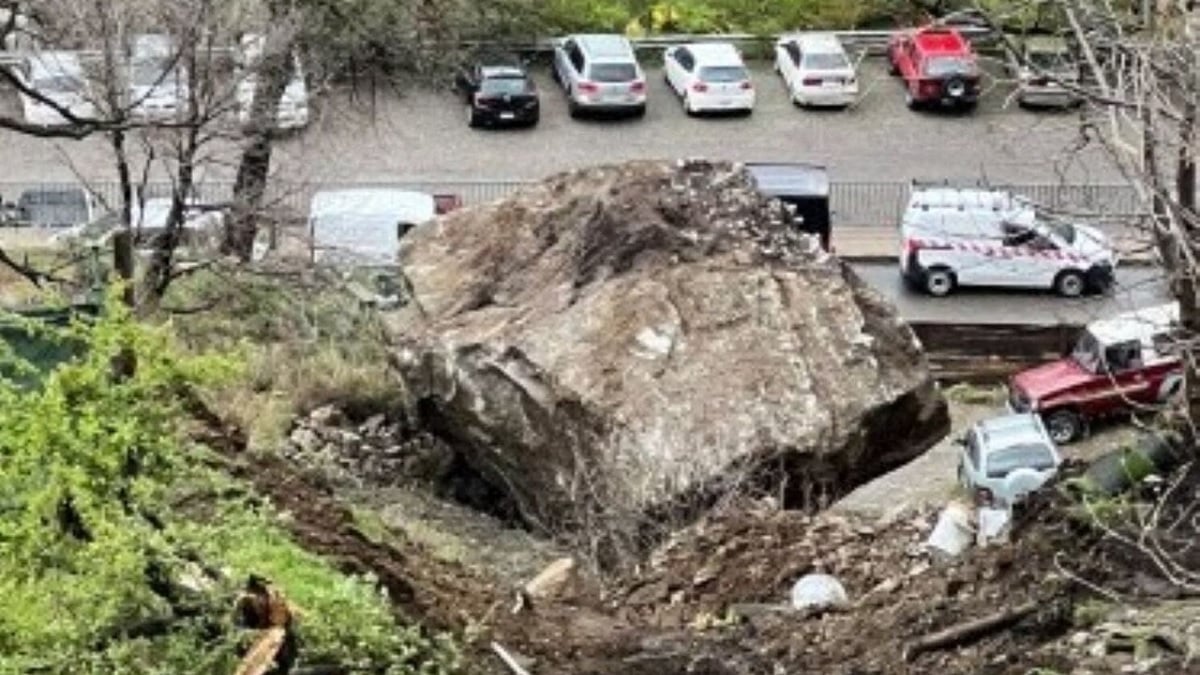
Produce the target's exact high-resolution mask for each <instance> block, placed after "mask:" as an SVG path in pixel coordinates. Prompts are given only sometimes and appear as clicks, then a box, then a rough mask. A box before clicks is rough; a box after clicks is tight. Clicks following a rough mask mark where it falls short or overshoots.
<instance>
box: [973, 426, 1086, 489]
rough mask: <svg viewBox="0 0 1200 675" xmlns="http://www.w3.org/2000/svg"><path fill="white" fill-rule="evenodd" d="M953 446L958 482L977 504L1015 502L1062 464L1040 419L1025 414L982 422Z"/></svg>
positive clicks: (1046, 479) (1040, 483) (1055, 471)
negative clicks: (956, 459) (956, 452)
mask: <svg viewBox="0 0 1200 675" xmlns="http://www.w3.org/2000/svg"><path fill="white" fill-rule="evenodd" d="M958 443H959V445H960V446H961V447H962V449H961V451H960V452H959V458H958V481H959V483H961V484H962V486H963V487H964V488H965V489H966V490H967V492H968V493H970V494H971V495H972V496H974V497H975V500H976V501H977V502H979V503H981V504H993V505H998V506H1004V505H1011V504H1013V503H1014V502H1016V501H1019V500H1020V499H1021V498H1022V497H1024V496H1025V495H1027V494H1029V493H1030V492H1033V491H1034V490H1036V489H1038V488H1039V487H1041V486H1042V484H1044V483H1045V482H1046V481H1048V480H1050V479H1051V478H1052V477H1053V476H1054V474H1056V473H1058V465H1059V464H1061V463H1062V459H1061V458H1060V457H1059V454H1058V449H1057V448H1055V447H1054V441H1052V440H1050V435H1049V434H1048V433H1046V427H1045V426H1043V425H1042V418H1041V417H1039V416H1038V415H1035V414H1031V413H1021V414H1015V415H1004V416H1001V417H993V418H991V419H986V420H983V421H981V422H979V423H977V424H975V425H974V426H973V427H971V429H970V431H968V432H967V435H966V436H965V437H963V438H962V439H960V440H959V441H958Z"/></svg>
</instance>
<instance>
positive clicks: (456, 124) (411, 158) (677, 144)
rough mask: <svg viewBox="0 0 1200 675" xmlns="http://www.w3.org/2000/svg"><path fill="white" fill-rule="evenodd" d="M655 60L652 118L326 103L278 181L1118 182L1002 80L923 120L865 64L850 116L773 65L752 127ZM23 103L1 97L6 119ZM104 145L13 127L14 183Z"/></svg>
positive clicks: (101, 156) (441, 96)
mask: <svg viewBox="0 0 1200 675" xmlns="http://www.w3.org/2000/svg"><path fill="white" fill-rule="evenodd" d="M657 60H658V59H657V58H650V55H648V54H647V55H645V56H644V57H643V63H645V64H647V77H648V79H649V97H650V104H649V110H648V112H647V115H646V117H645V118H643V119H640V120H625V121H619V120H595V121H576V120H572V119H570V117H569V116H568V115H567V112H566V105H565V100H564V98H563V96H562V94H561V92H560V90H559V89H558V87H557V86H556V85H554V84H553V83H552V82H551V81H550V78H549V76H548V72H547V71H546V70H545V69H541V70H538V71H537V79H538V83H539V85H540V88H541V92H542V104H543V112H542V122H541V124H540V125H539V126H538V128H536V129H531V130H506V131H492V130H471V129H468V128H467V126H466V122H465V115H464V112H465V111H464V106H463V105H462V104H461V103H460V102H459V101H458V100H457V99H456V98H455V97H453V96H452V95H451V94H450V93H449V92H448V91H430V90H409V91H405V92H402V93H397V92H395V91H393V90H380V91H377V92H375V94H374V95H371V92H369V91H363V90H362V88H360V90H359V91H358V92H357V94H356V95H352V92H348V91H345V90H338V91H334V92H332V93H331V94H330V95H329V96H327V97H325V98H323V99H322V100H321V105H320V110H319V111H318V112H317V115H316V120H315V122H314V124H313V126H312V127H310V128H309V129H308V130H306V131H305V132H303V133H301V134H299V135H297V136H296V137H294V138H292V139H289V140H287V141H285V142H283V143H281V144H280V145H279V146H278V148H277V153H276V157H277V160H278V161H277V167H276V173H277V175H279V176H281V177H284V178H287V179H288V180H291V181H304V180H307V181H314V182H328V181H350V182H353V181H387V180H399V179H403V178H429V179H435V180H448V179H462V180H472V179H514V178H522V179H525V178H539V177H542V176H545V175H547V174H549V173H553V172H556V171H560V170H565V169H569V168H574V167H578V166H584V165H589V164H594V163H598V162H608V161H618V160H625V159H633V158H664V157H666V158H676V157H696V156H707V157H716V158H732V159H747V160H791V161H797V160H804V161H816V162H821V163H824V164H826V165H827V166H829V167H830V170H831V173H832V176H833V177H834V179H835V180H840V181H907V180H909V179H913V178H917V179H922V180H940V179H944V178H952V179H960V180H961V179H978V178H980V177H983V176H986V177H988V178H989V179H991V180H993V181H1006V182H1057V181H1058V180H1059V179H1060V177H1061V176H1065V177H1066V178H1067V179H1069V180H1071V181H1078V182H1118V177H1117V176H1116V175H1115V174H1114V173H1113V172H1112V170H1111V169H1110V168H1109V166H1108V162H1107V159H1106V158H1105V157H1104V155H1103V153H1102V152H1101V151H1100V150H1099V149H1097V148H1088V149H1085V150H1083V151H1081V152H1072V151H1071V147H1072V145H1073V144H1074V142H1075V141H1076V139H1077V138H1078V137H1079V132H1078V126H1079V118H1078V115H1076V114H1074V113H1054V112H1030V111H1025V110H1021V109H1019V108H1017V107H1016V105H1015V104H1013V103H1012V102H1011V101H1009V100H1008V94H1009V92H1010V87H1009V86H1008V85H1007V84H1005V83H1002V82H999V81H996V80H989V81H988V82H987V83H985V84H989V85H991V88H990V89H989V91H988V93H987V94H986V95H985V97H984V99H983V101H982V102H981V104H980V106H979V108H978V110H977V111H976V112H974V113H973V114H965V115H964V114H946V113H936V112H920V113H916V112H912V111H909V110H908V109H906V108H905V106H904V102H903V96H902V92H901V88H900V86H899V84H898V83H897V82H896V81H895V80H894V79H893V78H890V77H888V76H887V75H886V73H885V72H884V69H883V62H882V61H881V60H879V59H872V60H869V61H866V62H864V63H863V64H862V66H861V70H860V82H861V86H862V90H863V96H862V100H861V101H860V103H859V104H858V105H857V106H855V107H853V108H852V109H850V110H846V111H826V112H819V111H809V110H800V109H797V108H795V107H794V106H792V104H791V103H790V101H789V100H788V98H787V94H786V90H785V88H784V86H783V84H782V82H781V81H780V80H779V78H778V77H777V76H776V75H774V73H772V72H771V69H770V66H769V65H768V64H766V63H757V64H754V67H753V69H754V77H755V82H756V85H757V92H758V104H757V108H756V110H755V112H754V114H753V115H752V116H751V117H733V118H715V119H714V118H705V119H692V118H689V117H687V116H686V115H685V114H684V113H683V111H682V109H681V107H680V105H679V103H678V101H677V99H676V98H675V97H674V94H673V93H672V92H670V91H669V90H668V88H667V86H666V85H665V83H664V82H663V78H662V72H661V69H660V68H658V67H657V66H655V65H651V64H652V62H656V61H657ZM15 99H16V96H15V95H14V94H13V93H12V92H9V91H0V109H2V110H5V111H12V110H13V109H14V108H15V107H16V101H15ZM231 150H232V148H231V147H230V145H229V143H228V142H223V141H219V140H215V141H213V142H212V143H211V144H209V145H208V146H206V148H205V153H206V155H207V157H208V158H209V160H210V161H208V162H206V164H205V166H203V167H202V168H201V171H200V173H201V179H202V180H204V179H210V180H211V179H222V178H226V179H227V178H229V177H230V176H231V175H232V172H233V170H234V167H233V166H232V158H233V157H234V155H233V154H232V152H231ZM111 164H112V162H111V160H110V159H109V153H108V150H107V148H106V147H105V145H104V143H103V141H102V140H101V139H98V138H96V139H88V140H84V141H78V142H70V141H68V142H48V141H44V140H38V139H32V138H26V137H21V136H18V135H16V134H14V133H12V132H8V131H0V183H4V182H14V181H23V182H27V181H58V180H63V181H65V180H73V179H74V177H75V176H76V175H82V176H84V177H87V178H88V179H91V180H108V179H111V172H112V169H111Z"/></svg>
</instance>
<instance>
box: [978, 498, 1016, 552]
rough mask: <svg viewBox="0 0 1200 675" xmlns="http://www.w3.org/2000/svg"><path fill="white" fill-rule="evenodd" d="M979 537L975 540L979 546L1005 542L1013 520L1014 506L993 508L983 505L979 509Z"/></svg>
mask: <svg viewBox="0 0 1200 675" xmlns="http://www.w3.org/2000/svg"><path fill="white" fill-rule="evenodd" d="M978 518H979V537H978V540H977V541H976V542H975V543H976V544H978V545H979V546H987V545H988V544H990V543H1004V542H1006V541H1008V532H1009V524H1010V523H1011V522H1012V508H1011V507H1010V508H999V509H993V508H989V507H982V508H980V509H979V513H978Z"/></svg>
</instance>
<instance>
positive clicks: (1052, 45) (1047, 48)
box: [1023, 35, 1070, 53]
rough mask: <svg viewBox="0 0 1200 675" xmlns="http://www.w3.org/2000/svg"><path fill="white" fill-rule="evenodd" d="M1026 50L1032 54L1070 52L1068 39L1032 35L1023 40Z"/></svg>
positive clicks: (1055, 36) (1056, 36)
mask: <svg viewBox="0 0 1200 675" xmlns="http://www.w3.org/2000/svg"><path fill="white" fill-rule="evenodd" d="M1023 43H1024V45H1025V49H1027V50H1029V51H1031V52H1054V53H1061V52H1066V51H1070V45H1069V44H1068V43H1067V40H1066V38H1063V37H1060V36H1058V35H1031V36H1029V37H1027V38H1025V39H1024V40H1023Z"/></svg>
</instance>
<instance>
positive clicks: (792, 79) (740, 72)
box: [455, 23, 1081, 126]
mask: <svg viewBox="0 0 1200 675" xmlns="http://www.w3.org/2000/svg"><path fill="white" fill-rule="evenodd" d="M1012 44H1013V45H1015V46H1014V47H1013V48H1011V49H1009V50H1008V52H1009V56H1008V60H1007V63H1006V70H1007V72H1008V73H1009V74H1010V75H1011V76H1012V77H1013V78H1014V79H1015V80H1016V81H1017V83H1018V89H1017V97H1016V98H1017V101H1018V102H1019V103H1020V104H1021V105H1022V106H1056V107H1057V106H1067V105H1073V104H1076V103H1078V102H1079V101H1080V100H1081V99H1080V97H1079V96H1078V90H1077V88H1078V82H1079V72H1078V68H1077V67H1076V66H1074V65H1073V64H1074V60H1073V59H1072V58H1071V56H1070V53H1069V50H1068V49H1067V47H1066V43H1065V41H1063V40H1061V39H1058V38H1052V37H1045V38H1031V39H1027V40H1014V41H1013V43H1012ZM887 60H888V69H889V71H890V72H891V73H892V74H893V75H896V76H897V77H898V78H899V79H900V81H901V82H902V84H903V91H904V98H905V101H906V103H907V105H908V107H910V108H913V109H916V108H924V107H934V106H936V107H953V108H961V109H970V108H974V107H975V106H976V105H977V103H978V101H979V97H980V95H981V93H982V87H981V76H982V71H981V69H980V67H979V63H978V57H977V55H976V54H975V51H974V49H973V48H972V46H971V42H970V41H969V40H967V39H966V38H965V37H964V36H963V34H962V33H961V32H960V31H959V30H958V29H957V28H955V27H954V26H952V25H948V24H944V23H935V24H930V25H927V26H923V27H920V28H913V29H907V30H902V31H898V32H897V33H896V34H895V35H894V36H893V37H892V39H891V41H890V42H889V44H888V47H887ZM662 64H663V65H662V70H663V77H664V79H665V80H666V83H667V85H668V87H669V88H670V90H671V91H672V92H673V93H674V94H675V95H676V97H678V99H679V101H680V104H681V105H682V107H683V109H684V111H685V112H686V113H687V114H689V115H696V114H701V113H710V112H740V113H743V114H750V113H751V112H753V110H754V105H755V102H756V98H757V96H756V84H755V82H754V81H753V79H752V78H751V76H750V71H749V70H748V69H747V68H746V64H745V62H744V61H743V58H742V55H741V53H740V52H739V50H738V49H737V48H736V47H735V46H734V45H733V44H731V43H728V42H703V43H685V44H679V45H675V46H671V47H667V48H666V49H665V50H664V51H663V56H662ZM772 65H773V68H774V70H775V72H776V73H777V74H778V75H779V76H780V79H781V81H782V83H783V85H784V86H785V87H786V88H787V91H788V95H789V98H791V100H792V101H793V102H794V103H795V104H796V105H797V106H800V107H810V106H812V107H848V106H851V105H853V104H854V103H855V102H856V101H857V100H858V98H859V96H860V89H859V76H858V72H857V63H856V62H855V61H854V60H852V59H851V57H850V55H849V54H848V52H847V50H846V48H845V46H844V45H843V44H842V42H841V40H840V39H839V38H838V37H837V36H836V35H835V34H833V33H813V32H810V33H805V32H800V33H792V34H786V35H783V36H780V37H779V38H778V39H777V40H776V42H775V45H774V55H773V63H772ZM485 71H487V72H488V74H485ZM551 74H552V76H553V78H554V81H555V82H556V83H557V84H558V85H559V86H560V87H561V88H562V91H563V94H564V96H565V97H566V99H567V109H568V111H569V113H570V115H571V116H572V117H579V116H581V115H584V114H588V113H618V114H625V115H629V116H641V115H643V114H645V111H646V106H647V105H648V103H649V99H648V96H647V86H646V76H645V72H644V71H643V69H642V66H641V64H640V63H639V61H638V57H637V54H636V53H635V51H634V49H633V46H632V44H631V43H630V41H629V40H627V39H626V38H625V37H623V36H621V35H616V34H581V35H569V36H566V37H564V38H561V39H559V40H556V41H555V42H554V48H553V63H552V67H551ZM503 78H508V79H503ZM492 80H495V81H497V82H506V83H508V84H511V85H512V86H511V87H510V88H507V89H506V88H503V87H501V88H499V89H495V90H493V91H484V90H483V89H484V88H486V87H484V85H485V84H492V82H491V81H492ZM516 80H521V81H523V86H519V87H518V86H516V84H515V81H516ZM455 84H456V88H457V89H458V91H459V92H460V93H461V94H462V95H463V96H464V97H465V102H466V104H467V107H468V114H469V117H468V122H469V123H470V124H471V126H484V125H486V126H496V125H501V124H521V125H533V124H536V123H537V119H538V118H537V116H536V115H534V114H533V112H531V111H532V110H534V109H536V108H537V107H538V100H537V99H538V93H537V89H536V88H535V87H534V85H533V81H532V79H531V78H530V76H529V73H528V71H527V70H526V68H525V67H524V66H523V65H522V64H521V62H520V60H519V59H517V58H516V57H515V56H512V55H507V56H496V55H490V56H486V57H482V58H480V59H478V60H476V61H475V62H473V63H471V64H469V65H468V66H467V67H466V68H464V69H463V71H462V72H461V73H460V75H459V77H458V79H457V81H456V83H455Z"/></svg>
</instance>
